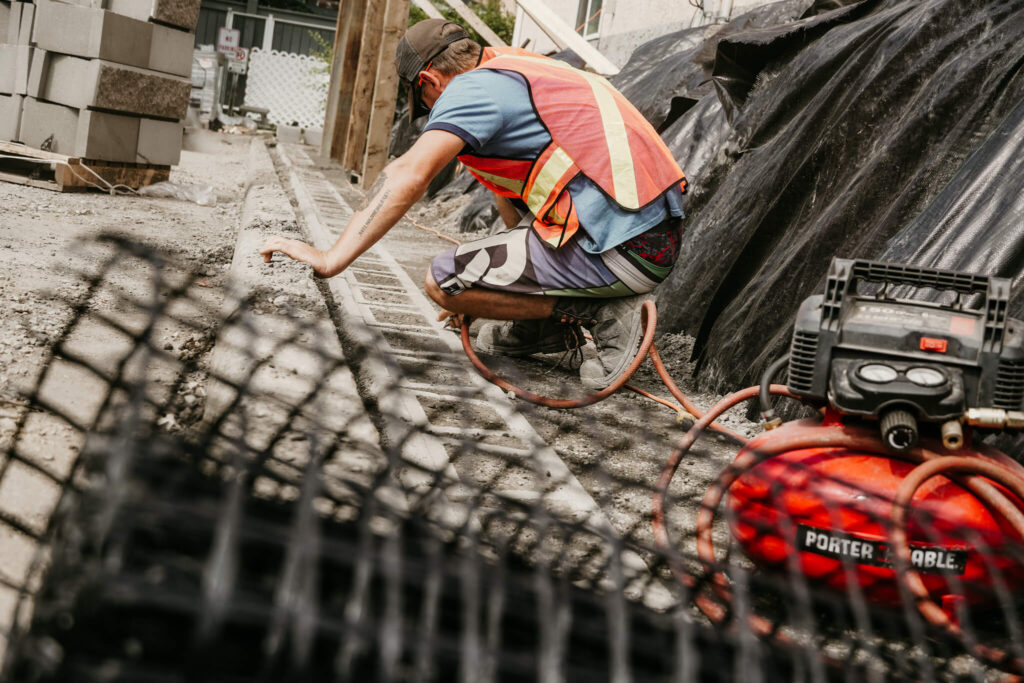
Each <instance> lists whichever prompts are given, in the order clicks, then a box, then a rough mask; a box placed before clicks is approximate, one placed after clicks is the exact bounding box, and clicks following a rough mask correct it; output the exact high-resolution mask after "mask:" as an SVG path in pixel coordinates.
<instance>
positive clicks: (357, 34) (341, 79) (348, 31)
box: [322, 0, 367, 161]
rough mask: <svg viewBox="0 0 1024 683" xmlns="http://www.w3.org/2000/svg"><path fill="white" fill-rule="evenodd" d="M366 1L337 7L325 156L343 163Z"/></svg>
mask: <svg viewBox="0 0 1024 683" xmlns="http://www.w3.org/2000/svg"><path fill="white" fill-rule="evenodd" d="M366 4H367V3H366V2H365V0H345V2H344V4H343V5H342V6H340V7H339V8H338V28H337V33H335V36H334V57H333V60H332V63H331V85H330V88H331V92H330V93H329V95H328V104H327V114H326V116H325V121H324V141H323V146H322V153H323V155H324V156H329V157H330V158H332V159H335V160H337V161H344V158H345V146H346V145H347V144H348V128H349V120H350V119H351V117H352V102H353V92H354V90H355V78H356V64H358V63H359V54H360V51H361V50H360V48H361V45H362V36H363V23H364V20H365V17H366Z"/></svg>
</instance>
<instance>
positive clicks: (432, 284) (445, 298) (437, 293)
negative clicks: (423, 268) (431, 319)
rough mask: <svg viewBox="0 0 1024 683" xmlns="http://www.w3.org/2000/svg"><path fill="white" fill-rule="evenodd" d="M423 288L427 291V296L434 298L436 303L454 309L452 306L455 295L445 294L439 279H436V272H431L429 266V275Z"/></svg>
mask: <svg viewBox="0 0 1024 683" xmlns="http://www.w3.org/2000/svg"><path fill="white" fill-rule="evenodd" d="M423 288H424V289H425V290H426V291H427V296H429V297H430V298H431V299H433V300H434V303H436V304H437V305H438V306H440V307H441V308H444V309H445V310H448V311H450V310H452V309H451V308H450V306H451V302H452V299H453V297H451V296H449V295H448V294H445V293H444V291H442V290H441V287H440V286H439V285H438V284H437V281H436V280H434V274H433V273H432V272H430V268H427V277H426V280H425V281H424V282H423Z"/></svg>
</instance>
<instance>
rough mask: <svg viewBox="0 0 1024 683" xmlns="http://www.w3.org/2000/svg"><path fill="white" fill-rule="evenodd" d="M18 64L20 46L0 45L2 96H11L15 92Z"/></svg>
mask: <svg viewBox="0 0 1024 683" xmlns="http://www.w3.org/2000/svg"><path fill="white" fill-rule="evenodd" d="M17 63H18V46H17V45H6V44H4V45H0V95H10V94H12V93H13V92H14V81H15V80H16V79H15V78H14V74H15V72H16V71H17Z"/></svg>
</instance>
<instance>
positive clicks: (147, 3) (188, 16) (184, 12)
mask: <svg viewBox="0 0 1024 683" xmlns="http://www.w3.org/2000/svg"><path fill="white" fill-rule="evenodd" d="M80 1H82V2H85V1H87V0H80ZM199 4H200V0H107V2H106V5H105V6H106V8H107V9H108V10H109V11H111V12H117V13H118V14H124V15H125V16H129V17H132V18H133V19H139V20H141V21H155V22H159V23H161V24H168V25H170V26H177V27H179V28H182V29H185V30H186V31H195V30H196V24H197V23H199Z"/></svg>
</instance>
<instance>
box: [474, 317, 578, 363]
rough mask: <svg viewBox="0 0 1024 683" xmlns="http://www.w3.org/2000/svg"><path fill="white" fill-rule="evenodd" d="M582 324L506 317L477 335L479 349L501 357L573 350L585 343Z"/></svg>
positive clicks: (490, 324)
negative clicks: (507, 318) (580, 325)
mask: <svg viewBox="0 0 1024 683" xmlns="http://www.w3.org/2000/svg"><path fill="white" fill-rule="evenodd" d="M584 342H585V340H584V338H583V332H582V331H581V330H580V328H579V325H576V324H566V323H561V322H558V321H556V320H552V319H550V318H544V319H541V320H506V321H505V322H496V323H487V324H486V325H484V326H483V327H481V328H480V331H479V332H478V333H477V335H476V344H475V346H476V348H477V350H478V351H483V352H484V353H490V354H495V355H499V356H513V357H516V358H518V357H520V356H530V355H533V354H535V353H562V352H564V351H573V350H575V349H577V348H579V347H580V346H582V345H583V344H584Z"/></svg>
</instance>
